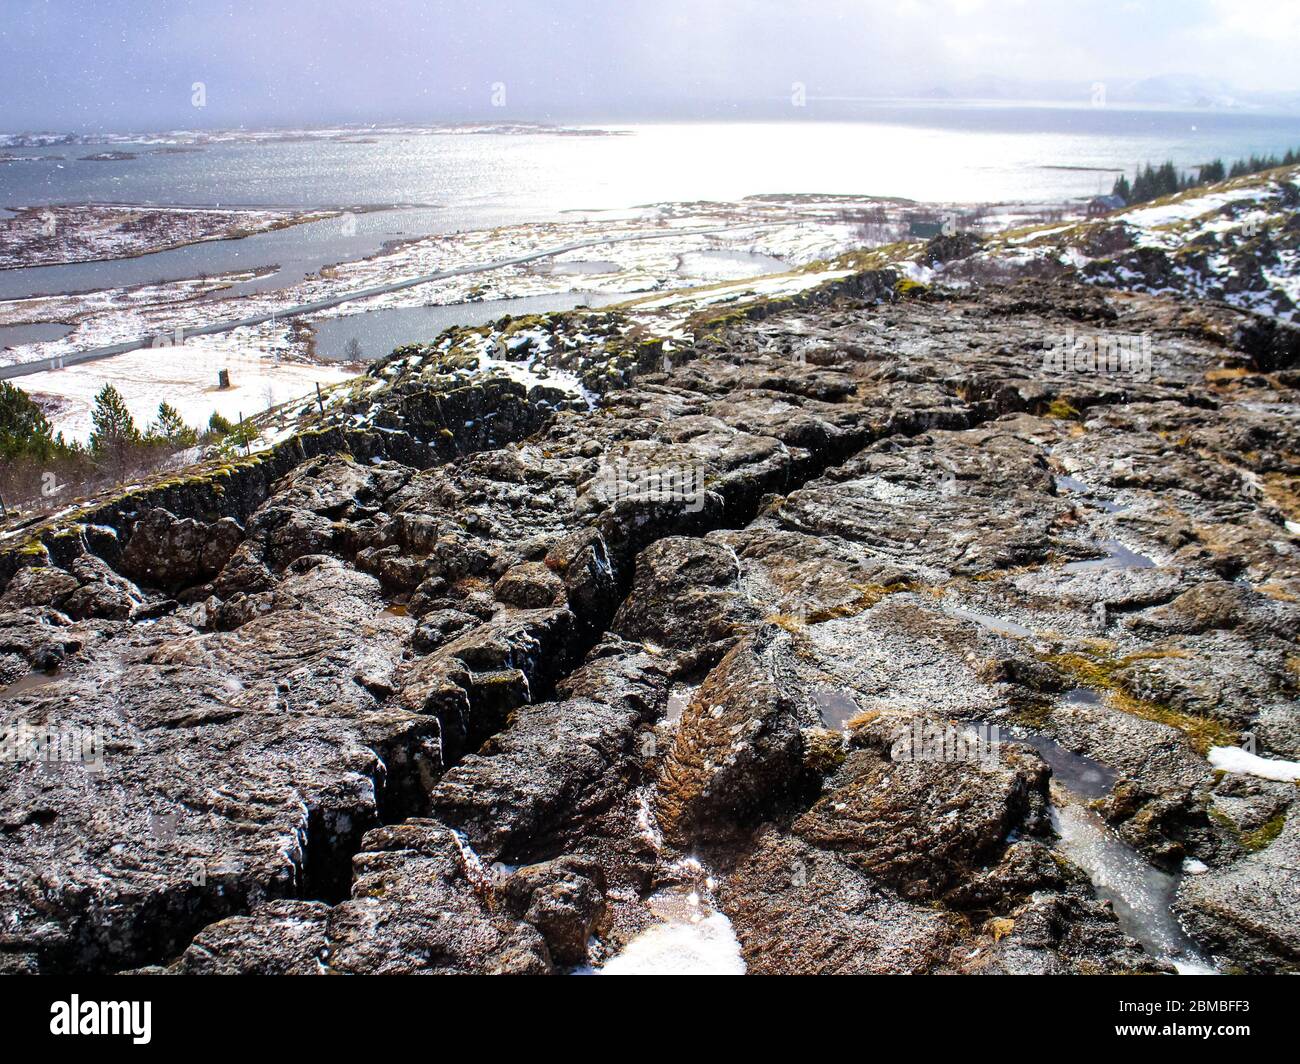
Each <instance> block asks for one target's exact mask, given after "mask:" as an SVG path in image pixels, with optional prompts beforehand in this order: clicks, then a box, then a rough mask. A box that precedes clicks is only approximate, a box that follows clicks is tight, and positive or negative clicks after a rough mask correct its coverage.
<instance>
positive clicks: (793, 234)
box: [0, 196, 1079, 439]
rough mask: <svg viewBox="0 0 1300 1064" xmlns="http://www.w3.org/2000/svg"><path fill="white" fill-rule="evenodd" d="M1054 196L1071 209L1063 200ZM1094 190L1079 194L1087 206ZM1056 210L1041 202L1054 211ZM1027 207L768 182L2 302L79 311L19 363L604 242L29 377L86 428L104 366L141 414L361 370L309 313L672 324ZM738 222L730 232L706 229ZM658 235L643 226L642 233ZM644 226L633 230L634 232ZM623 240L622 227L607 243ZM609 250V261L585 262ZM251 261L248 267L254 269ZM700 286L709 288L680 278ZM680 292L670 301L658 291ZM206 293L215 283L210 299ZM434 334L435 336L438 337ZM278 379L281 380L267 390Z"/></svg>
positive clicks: (250, 403)
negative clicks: (591, 298) (507, 304)
mask: <svg viewBox="0 0 1300 1064" xmlns="http://www.w3.org/2000/svg"><path fill="white" fill-rule="evenodd" d="M1050 209H1051V210H1052V211H1055V210H1062V209H1066V208H1065V207H1052V208H1050ZM1078 209H1079V205H1075V210H1076V211H1077V210H1078ZM1048 210H1049V208H1048V207H1046V206H1044V207H1041V208H1039V217H1040V218H1041V217H1043V216H1044V213H1045V212H1047V211H1048ZM1030 213H1032V212H1031V209H1030V208H1028V207H1024V206H1004V207H1002V208H996V209H991V210H990V209H983V210H982V211H978V212H977V209H976V208H975V207H974V206H973V205H962V204H937V205H936V204H928V205H921V204H909V203H901V202H898V201H893V200H879V199H871V198H862V199H854V198H851V197H843V196H834V197H809V196H803V197H766V198H761V199H749V200H744V201H739V202H733V203H704V204H661V205H656V206H652V207H649V208H644V209H639V210H637V211H634V212H599V213H588V214H583V215H581V216H577V217H572V218H568V219H566V220H564V221H554V222H542V223H530V224H524V225H517V226H508V227H499V228H494V229H486V230H477V231H472V232H466V233H456V234H448V235H438V236H429V237H424V238H420V239H415V240H411V241H407V242H404V243H402V244H399V245H397V246H395V247H392V248H390V249H388V250H387V251H386V252H385V253H383V254H380V255H376V256H373V257H370V258H367V259H363V260H359V261H355V262H348V263H343V264H340V265H338V266H335V267H332V268H327V269H325V270H322V271H321V274H320V275H319V276H313V277H309V278H307V279H304V280H302V281H300V282H298V283H295V284H292V285H289V286H287V287H285V288H282V289H279V290H276V291H269V292H260V293H254V294H250V295H246V296H241V297H239V298H231V299H221V298H214V296H219V293H220V290H221V289H222V287H223V286H225V285H227V284H229V283H230V282H231V281H233V280H235V279H237V278H236V276H235V275H228V276H226V277H213V278H207V279H204V280H191V281H181V282H176V283H167V284H159V285H146V286H136V287H131V288H120V289H112V290H107V291H100V292H92V293H86V294H82V295H70V296H51V297H39V298H32V299H20V300H10V301H7V302H0V326H3V325H8V324H18V323H28V322H53V321H58V322H64V323H67V324H70V325H71V326H72V331H71V332H70V333H69V334H68V335H67V336H65V337H63V338H60V339H56V340H46V341H43V342H39V343H30V344H24V345H21V346H15V347H13V348H10V349H9V350H7V351H5V352H3V354H0V360H3V361H5V362H12V363H24V362H33V361H38V360H41V359H44V358H49V357H53V356H60V355H67V354H71V353H75V352H80V351H86V350H90V349H93V348H98V347H104V346H108V345H112V344H118V343H123V342H128V341H133V340H137V339H140V338H143V337H173V336H174V335H175V333H176V330H177V329H180V330H183V332H184V333H187V334H189V333H192V331H193V330H194V329H196V328H199V327H202V326H205V325H210V324H214V323H218V322H223V321H230V320H235V319H242V318H246V317H251V316H256V315H261V314H271V313H278V312H280V311H282V310H283V309H284V308H286V307H290V306H295V305H301V304H309V303H314V302H316V301H319V300H326V299H335V298H338V297H339V296H342V295H346V294H348V293H350V292H354V291H357V290H361V289H366V288H370V287H373V286H379V285H385V284H389V283H391V282H393V281H396V280H402V279H406V278H412V277H420V276H424V275H427V274H431V273H437V272H440V271H445V270H452V269H457V268H462V267H464V266H467V265H469V264H486V263H492V262H496V261H500V260H503V259H509V258H514V257H518V256H521V255H527V254H531V253H534V252H537V251H541V250H545V249H550V248H555V247H559V246H563V245H567V244H572V243H577V242H585V241H591V242H600V243H594V244H593V246H590V247H584V248H580V249H576V250H573V251H569V252H566V253H564V254H561V255H558V256H555V257H552V258H545V259H541V260H538V261H535V262H530V263H527V264H522V265H513V266H506V267H500V268H497V269H493V270H490V271H486V272H478V273H469V274H465V275H461V276H456V277H451V278H445V279H442V280H435V281H430V282H428V283H425V284H420V285H418V286H416V287H412V288H406V289H402V290H399V291H395V292H388V293H385V294H382V295H375V296H371V297H369V298H366V299H358V300H349V301H348V302H346V303H344V304H342V305H340V306H337V307H333V308H330V309H328V310H322V311H318V312H316V313H314V314H309V315H305V316H302V317H300V318H298V319H297V320H296V322H295V321H288V320H285V319H283V318H278V319H276V320H275V321H274V322H268V323H265V324H262V325H259V326H256V327H253V328H240V329H237V330H235V331H234V332H230V333H223V334H219V335H214V336H208V337H191V338H190V339H187V340H186V341H185V343H184V344H183V346H181V347H170V346H159V347H150V348H147V349H145V350H141V351H137V352H133V353H131V354H126V355H118V356H114V357H112V358H109V359H104V360H101V361H97V362H92V363H87V364H84V365H81V366H76V367H70V368H65V369H62V370H57V371H54V372H44V373H38V374H33V375H29V376H25V377H20V378H17V383H18V384H19V386H20V387H23V388H25V389H27V390H29V391H31V392H32V393H33V394H37V396H38V398H40V399H41V401H42V402H43V403H45V404H46V405H47V406H48V407H49V409H50V416H51V420H52V421H53V422H54V424H55V426H56V428H58V429H59V430H61V431H63V432H64V433H65V434H66V435H68V436H69V437H71V438H79V439H80V438H85V436H86V434H87V433H88V431H89V420H88V410H89V406H88V403H89V399H90V397H92V396H93V394H94V393H95V392H96V391H98V389H99V387H101V386H102V384H103V383H104V382H105V381H112V382H113V383H114V385H115V386H116V387H117V388H118V390H119V391H121V392H122V394H123V395H124V397H125V398H126V401H127V403H128V405H129V406H130V407H131V409H132V411H133V413H135V414H136V415H137V417H142V416H144V417H149V416H152V413H153V411H154V410H155V409H156V408H157V404H158V402H159V400H160V399H167V400H168V401H169V402H171V403H172V404H173V405H175V406H177V407H178V408H179V409H181V410H182V411H183V412H184V413H185V414H186V417H187V418H189V419H190V420H191V421H194V422H203V423H205V422H206V421H207V418H208V416H209V415H210V414H211V413H212V411H213V410H218V411H220V412H221V413H222V414H223V415H226V416H232V415H233V414H238V413H239V412H241V411H242V412H243V413H244V414H249V413H252V412H255V411H261V410H265V409H266V408H267V406H268V400H269V398H274V400H275V401H276V402H282V401H286V400H287V399H289V398H293V397H296V395H300V394H304V393H306V392H307V391H309V390H311V389H312V386H313V385H314V384H315V383H316V382H320V383H321V385H322V386H324V385H326V384H328V383H332V382H335V381H337V380H340V379H342V378H343V377H345V376H347V375H348V372H349V371H348V370H347V369H344V368H340V367H339V366H337V365H334V364H331V365H304V362H306V361H308V360H309V359H310V357H311V352H310V349H309V344H308V339H309V335H310V334H309V332H308V330H306V329H304V328H302V324H303V323H310V322H311V321H314V320H321V319H325V318H330V317H335V316H339V315H351V314H358V313H364V312H367V311H374V310H388V309H399V308H407V307H420V306H426V305H431V304H448V303H460V302H464V301H467V300H487V299H510V298H514V297H519V296H532V295H549V294H559V293H567V292H573V291H583V292H597V293H607V294H617V295H627V296H628V297H629V298H630V299H633V300H640V299H642V297H645V296H649V297H651V298H650V299H649V300H647V301H645V302H642V303H638V304H637V313H638V314H647V315H650V316H652V317H656V318H660V319H664V320H663V321H660V322H657V324H663V325H666V326H667V327H668V328H667V330H666V331H663V332H661V333H660V334H661V335H670V334H671V328H672V326H674V325H676V324H679V323H680V322H681V321H684V320H685V318H686V317H687V316H689V314H690V313H692V312H694V311H696V310H699V309H703V308H706V307H708V306H713V305H718V306H721V305H725V304H727V303H729V302H734V301H735V300H737V299H740V298H744V297H747V296H771V295H782V294H791V293H794V292H798V291H801V290H803V289H805V288H808V287H810V286H813V285H816V284H819V283H821V282H822V281H825V280H827V279H829V278H830V277H833V276H842V275H844V274H845V273H847V272H848V271H846V270H839V271H831V272H821V273H808V272H801V271H800V269H799V268H800V267H803V266H805V265H806V264H808V263H811V262H813V261H816V260H822V259H828V258H833V257H835V256H837V255H839V254H841V253H842V252H844V251H847V250H850V249H853V248H860V247H862V246H863V245H864V244H871V243H885V242H891V241H894V240H897V239H899V238H900V237H901V236H904V235H906V233H907V231H908V225H909V222H910V221H912V220H914V219H917V218H924V219H933V218H936V217H939V218H942V217H945V216H948V217H958V216H959V215H963V214H969V215H970V216H971V217H977V216H978V222H977V223H976V224H978V225H979V226H981V227H983V228H992V229H996V228H998V227H1002V226H1007V225H1012V224H1019V223H1020V222H1022V221H1023V220H1024V218H1025V217H1026V216H1027V215H1028V214H1030ZM720 227H726V231H724V232H708V233H700V232H692V230H702V229H710V230H715V229H719V228H720ZM646 236H650V237H654V239H637V238H640V237H646ZM629 238H630V239H629ZM605 241H609V242H605ZM590 262H598V263H600V264H601V265H600V266H599V271H600V272H590V268H589V267H586V266H584V264H585V263H590ZM240 276H247V275H246V274H244V275H240ZM694 287H701V288H704V289H705V290H704V291H699V292H685V293H682V292H680V290H683V289H691V288H694ZM670 292H678V293H679V294H677V295H673V296H670V297H667V298H666V300H665V301H664V302H662V303H661V302H660V301H659V297H658V296H657V293H670ZM200 297H205V298H200ZM429 339H430V340H432V339H433V337H429ZM218 369H230V370H231V373H232V377H233V378H234V383H235V388H234V389H233V390H232V391H230V392H217V391H216V390H215V387H216V384H215V382H216V372H217V370H218ZM268 393H269V394H268Z"/></svg>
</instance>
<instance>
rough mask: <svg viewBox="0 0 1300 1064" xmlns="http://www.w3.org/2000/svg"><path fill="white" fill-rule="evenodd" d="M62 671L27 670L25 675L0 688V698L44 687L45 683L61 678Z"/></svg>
mask: <svg viewBox="0 0 1300 1064" xmlns="http://www.w3.org/2000/svg"><path fill="white" fill-rule="evenodd" d="M62 676H63V673H62V672H61V671H60V672H29V673H28V674H27V675H26V676H23V677H21V678H20V679H18V680H15V681H14V682H13V683H11V684H10V685H9V686H8V687H6V688H4V689H3V690H0V698H17V697H18V696H19V695H21V694H23V693H24V692H26V691H31V690H33V689H35V688H37V687H44V686H45V685H46V684H47V683H53V682H54V681H55V680H57V679H59V678H61V677H62Z"/></svg>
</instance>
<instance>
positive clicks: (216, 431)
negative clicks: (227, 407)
mask: <svg viewBox="0 0 1300 1064" xmlns="http://www.w3.org/2000/svg"><path fill="white" fill-rule="evenodd" d="M234 431H235V426H234V425H233V424H231V422H230V419H229V418H224V417H222V416H221V415H220V414H218V413H217V412H216V411H215V410H214V411H212V416H211V417H210V418H208V432H209V433H210V434H211V435H213V436H218V437H220V436H229V435H230V434H231V433H233V432H234Z"/></svg>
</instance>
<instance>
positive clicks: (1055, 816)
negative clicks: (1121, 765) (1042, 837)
mask: <svg viewBox="0 0 1300 1064" xmlns="http://www.w3.org/2000/svg"><path fill="white" fill-rule="evenodd" d="M1052 826H1053V827H1054V828H1055V829H1056V831H1057V834H1059V835H1060V837H1061V842H1060V848H1061V851H1062V852H1063V853H1064V854H1065V855H1066V856H1067V857H1069V858H1070V860H1072V861H1073V862H1074V863H1075V864H1077V865H1078V866H1079V867H1080V868H1082V869H1083V870H1084V871H1085V872H1087V874H1088V878H1089V879H1091V880H1092V884H1093V887H1094V888H1095V889H1096V891H1097V896H1098V897H1100V898H1104V899H1105V900H1107V901H1109V902H1110V903H1111V904H1112V905H1113V906H1114V909H1115V916H1116V918H1117V919H1118V920H1119V925H1120V927H1121V928H1122V929H1123V931H1124V933H1125V934H1127V935H1129V936H1130V937H1132V938H1135V939H1137V941H1138V942H1140V943H1141V944H1142V946H1143V947H1144V948H1145V949H1146V951H1147V952H1148V953H1149V954H1151V955H1152V956H1153V957H1156V958H1157V959H1159V960H1163V961H1168V962H1170V963H1172V964H1174V965H1175V966H1176V967H1177V968H1178V970H1179V972H1180V973H1182V974H1184V975H1212V974H1214V972H1215V969H1214V966H1213V965H1212V964H1211V963H1210V961H1209V960H1208V959H1207V958H1206V957H1204V956H1202V955H1201V954H1200V952H1199V951H1198V950H1197V948H1196V945H1195V943H1193V942H1192V940H1191V938H1189V937H1188V935H1187V932H1186V931H1184V930H1183V928H1182V925H1181V924H1180V923H1179V922H1178V918H1177V917H1176V916H1175V915H1174V913H1173V910H1172V909H1171V908H1170V906H1171V905H1172V903H1173V900H1174V894H1175V893H1176V892H1177V890H1178V883H1179V880H1180V878H1181V877H1179V876H1176V875H1170V874H1169V873H1167V872H1161V871H1160V870H1159V869H1157V868H1153V867H1152V866H1151V865H1149V864H1148V863H1147V862H1146V860H1145V859H1144V858H1143V857H1142V855H1141V854H1139V853H1138V852H1137V851H1136V850H1135V849H1133V847H1131V846H1129V845H1128V844H1127V843H1125V842H1123V841H1122V840H1121V839H1120V838H1119V837H1118V836H1117V835H1115V834H1114V833H1113V832H1112V831H1111V830H1110V829H1109V828H1108V827H1107V826H1106V824H1105V823H1104V822H1103V821H1102V819H1101V817H1099V816H1097V814H1096V813H1094V812H1092V811H1091V810H1090V809H1085V808H1084V807H1083V806H1081V805H1078V804H1076V803H1073V802H1071V803H1067V804H1065V805H1062V806H1054V807H1053V809H1052Z"/></svg>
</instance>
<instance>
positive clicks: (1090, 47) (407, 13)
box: [0, 0, 1300, 128]
mask: <svg viewBox="0 0 1300 1064" xmlns="http://www.w3.org/2000/svg"><path fill="white" fill-rule="evenodd" d="M1298 47H1300V0H1272V2H1270V3H1263V2H1261V0H1235V2H1229V0H1184V2H1179V3H1167V2H1155V0H1151V2H1143V0H1088V2H1078V0H1033V2H1029V0H800V2H797V3H796V2H791V0H779V2H778V0H709V2H702V0H621V2H619V3H616V4H611V3H607V2H604V0H551V2H550V3H547V4H545V5H542V4H537V3H530V2H519V3H511V2H506V0H480V2H479V3H476V4H473V5H470V4H464V3H455V2H450V0H374V2H372V3H368V4H355V5H341V4H330V3H322V2H320V0H279V2H277V3H273V4H271V3H257V2H253V0H182V2H163V0H155V2H152V3H150V2H139V0H134V2H128V0H93V2H92V0H48V2H36V0H7V3H6V13H5V17H4V20H3V21H2V22H0V98H4V99H5V101H6V105H5V121H6V123H7V124H16V125H18V126H20V127H28V128H30V127H33V126H38V125H47V126H55V127H72V126H75V127H84V126H105V127H112V128H139V127H147V126H158V125H221V124H239V123H241V122H242V123H245V124H250V125H251V124H260V123H267V122H304V121H338V120H352V121H360V120H377V121H383V120H395V119H406V120H419V119H428V120H433V119H440V118H451V119H454V118H466V117H477V118H483V117H502V115H500V114H499V113H494V112H493V111H492V110H491V109H490V86H491V85H492V84H493V83H495V82H505V83H506V85H507V89H508V99H509V101H510V111H511V113H510V114H509V116H508V117H511V118H534V119H544V118H547V117H552V118H561V119H563V118H582V117H588V118H593V119H597V120H599V119H601V118H607V117H608V118H617V117H619V116H626V117H646V116H650V115H664V116H690V115H696V114H699V115H717V114H720V113H727V109H728V108H738V109H740V110H742V111H743V110H744V109H747V108H748V109H750V110H752V109H753V108H756V107H761V106H763V105H764V102H765V101H766V102H767V103H768V104H771V103H772V101H776V100H779V99H782V98H785V97H787V96H788V94H789V92H790V85H791V83H792V82H794V81H800V82H803V83H804V84H806V85H807V86H808V91H809V93H810V94H812V95H814V96H819V95H820V96H824V97H831V96H838V97H852V96H865V95H875V94H883V93H900V92H908V91H923V90H925V89H927V88H930V87H933V86H936V85H940V84H952V83H960V82H961V81H962V80H963V79H970V78H975V77H978V76H980V75H986V74H994V75H998V76H1002V77H1010V78H1023V79H1030V80H1046V79H1067V80H1072V81H1076V82H1091V81H1093V80H1114V79H1120V78H1139V77H1145V76H1149V75H1156V74H1163V73H1171V72H1180V71H1187V72H1191V73H1198V74H1203V75H1210V76H1215V77H1221V78H1224V79H1226V80H1230V81H1237V82H1240V83H1241V84H1242V85H1243V86H1245V87H1246V88H1255V89H1295V88H1300V85H1297V79H1296V76H1295V74H1294V72H1293V70H1294V67H1295V63H1294V55H1295V54H1296V51H1297V48H1298ZM194 81H204V82H205V84H206V85H207V87H208V100H209V105H208V107H207V108H206V109H205V110H204V111H203V112H202V113H195V111H194V110H193V109H192V108H191V107H190V105H189V100H190V86H191V84H192V83H193V82H194Z"/></svg>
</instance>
